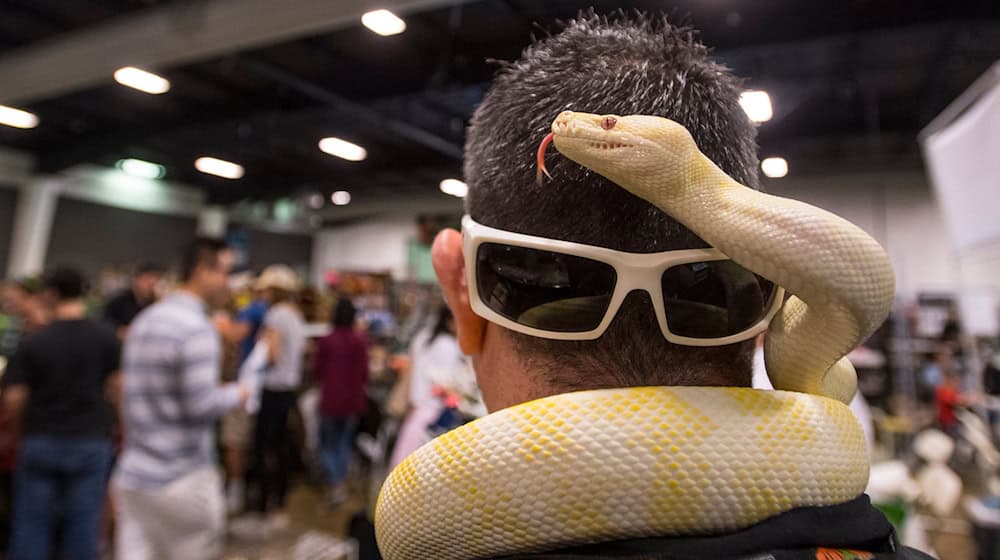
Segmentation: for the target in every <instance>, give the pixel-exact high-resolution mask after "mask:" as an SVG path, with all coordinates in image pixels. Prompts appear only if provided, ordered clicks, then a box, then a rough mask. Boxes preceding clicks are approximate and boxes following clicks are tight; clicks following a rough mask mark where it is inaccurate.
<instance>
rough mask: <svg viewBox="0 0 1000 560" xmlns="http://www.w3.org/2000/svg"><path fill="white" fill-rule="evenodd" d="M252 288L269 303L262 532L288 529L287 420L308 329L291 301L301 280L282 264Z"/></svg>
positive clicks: (259, 441) (260, 467)
mask: <svg viewBox="0 0 1000 560" xmlns="http://www.w3.org/2000/svg"><path fill="white" fill-rule="evenodd" d="M256 288H257V290H259V291H260V292H261V293H262V294H263V296H264V300H265V301H267V302H268V310H267V315H265V317H264V323H263V325H262V327H261V333H260V336H259V339H260V340H261V341H262V342H264V343H266V344H267V349H268V355H267V364H268V365H267V367H266V368H265V369H264V372H263V376H262V379H261V388H262V390H261V394H260V410H259V411H258V412H257V423H256V425H255V427H254V466H253V473H254V476H255V478H256V480H255V484H256V491H257V496H256V499H257V503H256V504H255V509H256V512H257V513H258V514H260V515H261V516H266V515H268V513H270V516H269V517H268V518H267V519H266V521H267V525H266V529H273V530H283V529H285V528H287V527H288V514H287V513H286V512H285V502H286V500H287V497H288V483H289V478H290V475H291V469H292V455H291V453H292V450H291V446H290V438H289V437H288V418H289V415H290V414H291V412H292V408H293V407H295V403H296V399H297V397H298V389H299V385H300V384H301V382H302V357H303V353H304V352H305V345H306V325H305V321H304V320H303V318H302V313H301V312H300V311H299V309H298V307H297V306H296V305H295V303H294V300H293V297H294V295H295V293H296V291H297V290H298V288H299V280H298V277H297V275H296V274H295V272H293V271H292V269H290V268H288V267H287V266H284V265H274V266H269V267H267V268H266V269H265V270H264V271H263V272H262V273H261V275H260V278H259V279H258V280H257V283H256Z"/></svg>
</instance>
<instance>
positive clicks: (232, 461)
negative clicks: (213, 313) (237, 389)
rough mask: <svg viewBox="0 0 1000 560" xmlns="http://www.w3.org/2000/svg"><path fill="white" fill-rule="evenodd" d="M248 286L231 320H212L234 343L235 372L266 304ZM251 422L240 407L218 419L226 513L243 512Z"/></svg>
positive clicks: (260, 322)
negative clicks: (249, 294)
mask: <svg viewBox="0 0 1000 560" xmlns="http://www.w3.org/2000/svg"><path fill="white" fill-rule="evenodd" d="M250 289H251V292H252V299H251V300H250V302H249V303H247V304H246V305H245V306H244V307H243V308H242V309H240V310H239V311H238V312H236V314H235V316H233V318H232V319H231V320H230V319H229V318H228V317H227V318H226V320H225V321H218V320H217V321H216V326H217V327H218V328H219V331H220V333H221V334H222V337H223V340H225V341H226V342H227V343H228V344H235V345H237V352H238V354H237V360H236V364H235V371H239V368H240V367H241V366H242V365H243V363H244V362H245V361H246V359H247V357H248V356H249V355H250V352H252V351H253V348H254V345H255V344H256V343H257V337H258V335H259V334H260V328H261V325H263V324H264V317H265V315H267V309H268V305H269V304H268V300H267V298H266V297H265V294H264V293H263V292H262V291H261V290H259V289H257V288H256V286H253V285H252V282H251V286H250ZM253 424H254V419H253V417H252V416H251V414H250V413H249V412H248V411H247V410H246V408H244V407H237V408H234V409H233V410H230V411H229V412H228V413H226V415H225V416H224V417H223V418H222V427H221V430H220V435H221V440H222V447H223V454H224V457H223V462H224V464H225V470H226V509H227V510H228V511H229V513H239V512H241V511H243V508H244V504H245V502H246V497H247V487H246V476H247V468H246V459H247V453H248V450H249V449H250V447H251V444H252V440H253V437H252V435H253V434H252V432H253Z"/></svg>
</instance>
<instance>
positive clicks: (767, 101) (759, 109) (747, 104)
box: [740, 90, 774, 122]
mask: <svg viewBox="0 0 1000 560" xmlns="http://www.w3.org/2000/svg"><path fill="white" fill-rule="evenodd" d="M740 106H741V107H743V111H744V112H745V113H746V114H747V116H748V117H750V120H752V121H753V122H765V121H769V120H771V117H773V116H774V109H773V108H772V107H771V96H770V95H768V94H767V92H766V91H760V90H747V91H744V92H743V93H741V94H740Z"/></svg>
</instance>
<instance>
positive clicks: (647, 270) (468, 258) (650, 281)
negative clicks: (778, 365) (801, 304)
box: [462, 215, 785, 346]
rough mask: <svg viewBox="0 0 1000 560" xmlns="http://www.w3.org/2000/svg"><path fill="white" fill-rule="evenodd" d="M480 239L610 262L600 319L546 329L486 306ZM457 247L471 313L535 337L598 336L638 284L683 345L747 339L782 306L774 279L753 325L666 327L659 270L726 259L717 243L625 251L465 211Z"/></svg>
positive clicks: (662, 323)
mask: <svg viewBox="0 0 1000 560" xmlns="http://www.w3.org/2000/svg"><path fill="white" fill-rule="evenodd" d="M483 243H499V244H502V245H511V246H514V247H524V248H528V249H540V250H543V251H552V252H555V253H562V254H566V255H572V256H577V257H583V258H587V259H591V260H595V261H598V262H601V263H604V264H607V265H609V266H611V267H612V268H614V269H615V275H616V280H615V290H614V293H613V294H612V295H611V302H610V303H609V304H608V308H607V310H606V311H605V312H604V317H603V318H602V319H601V323H600V324H599V325H598V326H597V328H595V329H593V330H590V331H583V332H557V331H547V330H543V329H536V328H534V327H529V326H527V325H522V324H520V323H518V322H516V321H513V320H511V319H508V318H507V317H504V316H503V315H501V314H500V313H498V312H496V311H494V310H492V309H490V307H489V306H487V305H486V302H484V301H483V300H482V297H480V294H479V282H478V281H477V274H476V258H477V255H478V253H479V246H480V245H482V244H483ZM462 250H463V253H464V258H465V277H466V283H467V284H468V287H469V302H470V303H471V305H472V310H473V311H475V313H476V315H479V316H480V317H482V318H483V319H486V320H487V321H490V322H493V323H496V324H498V325H500V326H502V327H505V328H508V329H510V330H512V331H516V332H519V333H523V334H527V335H530V336H535V337H538V338H547V339H552V340H594V339H597V338H600V337H601V335H603V334H604V332H605V331H606V330H608V326H610V325H611V322H612V321H613V320H614V318H615V316H616V315H617V314H618V311H619V309H621V306H622V302H624V301H625V298H626V297H627V296H628V295H629V294H630V293H632V292H633V291H636V290H639V291H644V292H646V293H647V294H649V297H650V299H651V300H652V303H653V310H654V312H655V313H656V320H657V322H659V324H660V331H661V332H662V333H663V337H664V338H666V339H667V340H668V341H670V342H672V343H674V344H681V345H684V346H724V345H726V344H733V343H736V342H742V341H744V340H749V339H751V338H753V337H755V336H757V335H758V334H760V333H762V332H764V331H765V330H767V328H768V326H769V325H770V324H771V319H773V318H774V315H775V314H776V313H777V312H778V310H779V309H781V306H782V305H783V303H784V299H785V290H784V288H782V287H781V286H777V285H776V286H775V290H774V294H773V295H772V296H771V302H770V303H769V304H768V305H769V308H768V310H767V313H766V314H765V315H764V318H762V319H761V320H760V321H758V322H757V323H756V324H754V325H753V326H751V327H749V328H747V329H746V330H744V331H742V332H739V333H736V334H733V335H730V336H726V337H722V338H692V337H688V336H680V335H678V334H674V333H672V332H670V327H669V325H668V324H667V315H666V310H665V307H664V303H663V287H662V285H661V277H662V276H663V272H664V271H665V270H666V269H668V268H670V267H672V266H677V265H680V264H688V263H693V262H705V261H720V260H726V259H729V257H727V256H726V255H725V254H724V253H723V252H722V251H719V250H718V249H714V248H710V249H683V250H677V251H666V252H662V253H626V252H623V251H615V250H613V249H606V248H604V247H595V246H593V245H584V244H582V243H573V242H570V241H562V240H559V239H548V238H545V237H535V236H532V235H525V234H521V233H514V232H510V231H504V230H501V229H495V228H491V227H489V226H484V225H482V224H480V223H478V222H476V221H475V220H473V219H472V217H471V216H468V215H467V216H465V217H463V218H462Z"/></svg>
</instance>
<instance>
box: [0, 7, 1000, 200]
mask: <svg viewBox="0 0 1000 560" xmlns="http://www.w3.org/2000/svg"><path fill="white" fill-rule="evenodd" d="M212 1H216V2H218V1H221V0H201V2H212ZM226 1H229V2H233V1H235V0H226ZM168 4H171V5H172V4H178V3H177V2H173V3H171V2H168V1H167V0H3V2H0V62H2V61H3V60H4V59H13V58H16V57H18V56H20V55H21V54H22V53H24V52H26V51H28V50H30V49H32V48H34V47H37V46H39V45H45V44H47V43H46V42H51V41H53V40H58V39H61V38H64V37H67V36H71V35H72V34H74V33H79V32H81V31H86V30H87V29H90V28H93V27H94V26H100V25H104V24H107V23H109V22H112V21H113V20H115V19H116V18H117V19H118V21H125V20H124V19H122V18H134V17H138V16H141V15H143V14H144V13H147V12H148V11H150V10H158V9H164V8H168V7H170V6H167V5H168ZM187 4H198V2H193V3H192V2H187ZM438 4H439V6H438V7H435V8H432V9H429V10H424V11H417V12H412V13H407V14H405V16H404V17H405V20H406V22H407V30H406V32H405V33H403V34H401V35H396V36H392V37H380V36H378V35H375V34H374V33H371V32H370V31H368V30H367V29H365V28H364V27H362V26H361V25H360V24H359V23H352V24H349V25H348V26H346V27H344V26H339V27H337V28H336V29H331V30H329V31H324V32H321V33H312V34H309V35H308V36H301V37H296V38H294V39H291V40H287V41H283V42H278V43H275V44H269V45H266V46H260V45H258V46H254V47H252V48H249V49H241V50H239V51H237V52H227V53H224V54H215V55H213V56H211V57H209V58H207V59H199V60H191V61H185V62H183V63H181V64H177V65H171V66H167V67H162V68H149V69H150V70H155V71H156V72H157V73H159V74H161V75H163V76H165V77H167V78H168V79H170V81H171V83H172V87H171V90H170V92H169V93H167V94H165V95H160V96H153V95H147V94H144V93H141V92H139V91H136V90H132V89H129V88H126V87H123V86H121V85H119V84H117V83H115V82H114V81H113V80H112V79H111V76H110V75H108V76H107V80H106V81H105V82H103V83H97V84H95V85H89V86H87V87H84V88H82V89H77V90H75V91H68V92H61V93H58V94H57V95H54V96H40V97H38V98H32V99H23V100H18V103H17V105H18V106H19V107H22V108H24V109H27V110H30V111H32V112H34V113H36V114H37V115H38V116H39V118H40V120H41V124H40V125H39V126H38V127H37V128H34V129H31V130H19V129H13V128H7V127H0V145H5V146H9V147H13V148H16V149H21V150H26V151H29V152H31V153H33V154H34V155H35V156H36V157H37V161H38V165H39V168H40V170H41V171H42V172H47V173H51V172H58V171H61V170H64V169H67V168H70V167H72V166H75V165H78V164H84V163H97V164H104V165H111V164H113V163H114V162H115V161H116V160H118V159H119V158H123V157H138V158H142V159H147V160H150V161H156V162H159V163H162V164H164V165H166V167H167V172H168V178H170V179H173V180H177V181H181V182H184V183H188V184H191V185H194V186H197V187H198V188H201V189H204V191H205V192H206V193H208V195H209V198H210V199H211V200H213V201H215V202H219V203H234V202H238V201H250V200H273V199H276V198H279V197H287V196H306V195H307V194H309V193H314V192H322V193H324V194H329V193H330V192H332V191H336V190H349V191H350V192H351V193H352V195H353V196H354V200H355V201H368V202H369V203H371V202H378V201H383V200H388V199H389V198H392V199H394V200H402V201H405V200H406V199H407V198H408V197H413V196H418V195H419V196H442V197H443V196H445V195H441V194H440V193H438V190H437V188H438V182H439V181H440V180H441V179H443V178H446V177H459V176H460V174H461V162H460V157H461V146H462V144H463V142H464V130H465V127H466V125H467V124H468V121H469V118H470V116H471V114H472V111H473V110H474V108H475V106H476V104H477V102H478V101H479V99H480V98H481V97H482V95H483V92H484V91H485V89H486V87H487V86H488V83H489V80H490V77H491V76H492V74H493V73H494V72H495V70H496V64H495V63H493V62H491V60H492V59H499V60H510V59H514V58H516V57H517V56H518V54H519V53H520V51H521V50H522V49H523V48H524V47H525V46H527V45H528V44H529V42H530V40H531V37H532V35H536V36H537V35H543V34H544V33H545V32H547V31H549V30H554V29H557V21H558V20H565V19H567V18H570V17H572V16H573V15H575V14H576V13H578V12H579V10H581V9H585V8H588V7H591V6H593V7H594V9H595V10H596V11H597V12H598V13H605V12H611V11H614V10H619V9H641V10H647V11H664V12H666V13H667V14H669V15H671V16H672V17H673V19H674V20H675V21H676V22H682V23H686V24H689V25H692V26H694V27H696V28H698V29H700V30H701V37H702V39H703V40H704V41H705V42H706V43H707V44H709V45H710V46H712V47H714V48H715V49H716V53H717V55H718V56H719V57H720V58H721V59H723V60H724V61H725V62H726V63H727V64H729V65H730V66H731V67H732V68H734V70H735V71H736V72H737V73H738V74H740V75H742V76H745V77H746V78H748V86H749V87H753V88H757V89H765V90H767V91H768V92H770V94H771V97H772V101H773V104H774V108H775V116H774V118H773V119H772V120H771V121H769V122H767V123H764V124H762V125H761V126H760V146H761V156H762V157H763V156H768V155H782V156H783V157H785V158H786V159H788V160H789V163H790V166H791V167H792V171H793V173H809V172H814V171H824V170H828V169H830V167H831V166H842V165H850V166H865V165H869V166H886V165H895V166H915V165H919V160H918V152H917V145H916V140H915V137H916V134H917V132H918V131H919V130H920V128H922V127H923V126H924V125H926V124H927V123H928V122H929V121H930V120H931V119H932V118H933V117H934V116H935V115H936V114H937V113H938V112H939V111H940V110H941V109H943V108H944V107H945V106H946V105H947V104H948V103H949V101H951V100H952V99H954V98H955V97H956V96H957V95H958V94H959V93H961V92H962V91H963V90H964V89H965V88H966V87H968V86H969V84H971V83H972V81H974V80H975V78H976V77H977V76H979V75H980V74H981V73H982V72H983V71H985V70H986V69H987V68H988V67H989V66H990V65H991V64H992V63H993V62H994V61H996V60H997V59H1000V3H998V2H996V1H994V0H963V1H953V2H941V1H938V0H909V1H906V0H881V1H876V0H829V1H827V0H824V1H810V2H802V1H801V0H755V1H749V2H748V1H746V0H677V1H672V2H668V1H651V0H650V1H632V2H629V1H601V0H592V1H570V0H556V1H544V2H543V1H535V0H479V1H464V2H457V3H455V4H453V5H446V3H444V2H439V3H438ZM442 4H443V5H444V7H441V6H440V5H442ZM108 40H109V41H111V40H112V39H111V38H109V39H108ZM0 102H2V100H0ZM331 135H333V136H338V137H341V138H344V139H347V140H350V141H352V142H354V143H356V144H360V145H362V146H364V147H365V148H366V149H367V150H368V154H369V156H368V158H367V159H366V160H365V161H363V162H357V163H353V162H347V161H343V160H339V159H337V158H334V157H330V156H328V155H326V154H324V153H322V152H320V151H319V150H318V149H317V142H318V140H319V139H320V138H323V137H325V136H331ZM202 155H211V156H215V157H220V158H224V159H228V160H232V161H236V162H239V163H241V164H242V165H243V166H244V167H245V168H246V175H245V176H244V177H243V178H242V179H240V180H237V181H232V180H226V179H220V178H215V177H211V176H208V175H204V174H201V173H199V172H198V171H196V170H195V169H194V167H193V165H192V162H193V161H194V159H195V158H196V157H199V156H202Z"/></svg>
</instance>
